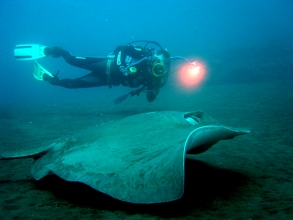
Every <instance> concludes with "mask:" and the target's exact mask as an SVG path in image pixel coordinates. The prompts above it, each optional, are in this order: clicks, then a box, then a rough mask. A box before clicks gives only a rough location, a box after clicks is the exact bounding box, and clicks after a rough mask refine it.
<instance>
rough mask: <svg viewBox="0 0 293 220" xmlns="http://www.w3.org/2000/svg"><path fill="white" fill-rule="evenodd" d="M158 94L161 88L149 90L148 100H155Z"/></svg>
mask: <svg viewBox="0 0 293 220" xmlns="http://www.w3.org/2000/svg"><path fill="white" fill-rule="evenodd" d="M158 94H159V90H155V89H153V90H148V91H147V100H148V101H149V102H152V101H154V100H155V99H156V97H157V95H158Z"/></svg>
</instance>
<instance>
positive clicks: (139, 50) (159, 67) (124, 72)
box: [14, 41, 189, 104]
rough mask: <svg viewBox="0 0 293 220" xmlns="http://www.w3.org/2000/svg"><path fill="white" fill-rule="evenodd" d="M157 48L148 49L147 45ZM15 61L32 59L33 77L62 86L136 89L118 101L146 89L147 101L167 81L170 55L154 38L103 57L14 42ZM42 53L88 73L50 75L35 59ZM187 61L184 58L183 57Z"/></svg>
mask: <svg viewBox="0 0 293 220" xmlns="http://www.w3.org/2000/svg"><path fill="white" fill-rule="evenodd" d="M141 42H143V43H145V45H144V46H134V45H132V44H133V43H141ZM150 44H152V45H154V46H156V47H157V48H158V50H155V48H149V47H148V45H150ZM14 56H15V58H16V59H17V60H34V61H35V70H34V76H35V78H37V79H39V80H43V81H47V82H49V83H50V84H52V85H56V86H61V87H65V88H70V89H73V88H89V87H99V86H108V87H109V88H111V87H112V86H118V85H123V86H127V87H130V88H137V89H136V90H133V91H131V92H130V93H128V94H125V95H123V96H121V97H119V98H117V99H116V100H115V101H114V102H115V104H119V103H120V102H122V101H123V100H125V99H126V98H127V97H128V96H129V95H130V96H134V95H139V94H140V93H141V92H143V91H145V92H146V98H147V100H148V101H149V102H152V101H154V100H155V99H156V96H157V95H158V94H159V91H160V88H161V87H162V86H164V85H165V84H166V82H167V79H168V75H169V72H170V61H171V59H172V58H181V59H184V60H186V59H185V58H182V57H170V54H169V53H168V52H167V50H165V49H163V48H162V47H161V45H160V44H159V43H157V42H155V41H134V42H131V43H129V44H127V45H124V46H118V47H117V48H116V49H115V50H114V54H113V55H109V56H106V57H79V56H72V55H71V54H70V53H69V52H68V51H66V50H64V49H62V48H60V47H47V46H42V45H38V44H32V45H28V44H24V45H17V46H16V47H15V49H14ZM45 56H52V57H62V58H63V59H64V60H65V61H66V62H67V63H69V64H70V65H73V66H75V67H79V68H83V69H86V70H90V71H91V72H90V73H89V74H87V75H84V76H82V77H79V78H75V79H67V78H65V79H60V78H59V77H58V73H59V71H58V72H57V73H56V74H51V73H50V72H49V71H47V70H46V69H45V68H43V67H42V66H41V65H40V64H39V63H38V62H37V61H36V59H38V58H42V57H45ZM186 61H187V62H189V61H188V60H186Z"/></svg>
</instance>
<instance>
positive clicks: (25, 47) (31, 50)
mask: <svg viewBox="0 0 293 220" xmlns="http://www.w3.org/2000/svg"><path fill="white" fill-rule="evenodd" d="M45 48H46V46H43V45H40V44H20V45H16V46H15V48H14V57H15V59H16V60H36V59H39V58H42V57H45V56H46V55H45V53H44V49H45Z"/></svg>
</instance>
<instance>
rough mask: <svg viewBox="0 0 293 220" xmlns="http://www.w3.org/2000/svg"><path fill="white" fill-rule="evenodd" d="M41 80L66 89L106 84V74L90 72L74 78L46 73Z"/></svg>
mask: <svg viewBox="0 0 293 220" xmlns="http://www.w3.org/2000/svg"><path fill="white" fill-rule="evenodd" d="M43 80H44V81H47V82H49V83H50V84H52V85H55V86H61V87H65V88H68V89H77V88H90V87H99V86H106V85H108V83H107V79H106V74H98V73H96V72H91V73H89V74H87V75H85V76H82V77H79V78H76V79H67V78H65V79H59V78H58V77H57V76H55V77H51V76H49V75H47V74H45V75H44V76H43Z"/></svg>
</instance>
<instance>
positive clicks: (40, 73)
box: [34, 61, 54, 80]
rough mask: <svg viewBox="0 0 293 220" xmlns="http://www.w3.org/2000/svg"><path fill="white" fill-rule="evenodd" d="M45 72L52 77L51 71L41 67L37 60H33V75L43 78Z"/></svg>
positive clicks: (38, 78)
mask: <svg viewBox="0 0 293 220" xmlns="http://www.w3.org/2000/svg"><path fill="white" fill-rule="evenodd" d="M44 74H47V75H49V76H51V77H54V76H53V75H52V73H50V72H49V71H48V70H46V69H45V68H44V67H42V66H41V65H40V64H39V63H38V62H37V61H34V77H35V78H36V79H37V80H43V75H44Z"/></svg>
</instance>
